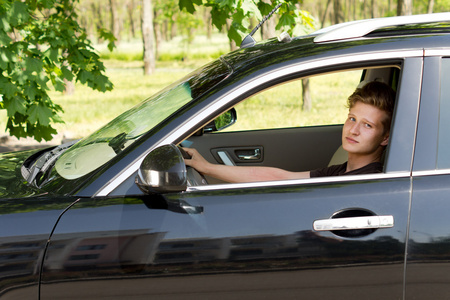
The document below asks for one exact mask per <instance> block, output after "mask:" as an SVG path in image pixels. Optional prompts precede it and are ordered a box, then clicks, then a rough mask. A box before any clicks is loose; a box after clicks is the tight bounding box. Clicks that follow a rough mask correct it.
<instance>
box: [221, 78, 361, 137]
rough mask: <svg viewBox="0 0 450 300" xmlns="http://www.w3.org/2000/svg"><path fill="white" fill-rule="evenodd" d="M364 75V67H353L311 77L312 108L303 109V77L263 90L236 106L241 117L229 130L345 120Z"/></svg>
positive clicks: (307, 124)
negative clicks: (349, 98)
mask: <svg viewBox="0 0 450 300" xmlns="http://www.w3.org/2000/svg"><path fill="white" fill-rule="evenodd" d="M360 77H361V71H349V72H343V73H334V74H327V75H322V76H318V77H313V78H311V79H310V91H311V99H312V109H311V110H310V111H304V110H302V86H301V82H300V81H293V82H289V83H286V84H282V85H279V86H277V87H275V88H271V89H269V90H266V91H264V92H261V93H259V94H257V95H255V96H253V97H251V98H249V99H248V100H246V101H244V102H242V103H240V104H239V105H237V106H236V110H237V112H238V121H237V123H236V124H235V125H233V126H232V127H230V128H229V129H228V131H237V130H250V129H266V128H283V127H296V126H312V125H325V124H342V123H343V122H344V121H345V119H346V116H347V114H348V108H347V107H346V103H347V102H346V101H347V98H348V96H350V94H352V93H353V91H354V90H355V88H356V86H357V85H358V83H359V79H360Z"/></svg>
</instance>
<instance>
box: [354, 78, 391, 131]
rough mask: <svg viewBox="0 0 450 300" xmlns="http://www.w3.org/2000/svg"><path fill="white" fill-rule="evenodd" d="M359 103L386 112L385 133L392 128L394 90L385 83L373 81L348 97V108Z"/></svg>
mask: <svg viewBox="0 0 450 300" xmlns="http://www.w3.org/2000/svg"><path fill="white" fill-rule="evenodd" d="M358 101H359V102H362V103H364V104H369V105H373V106H375V107H377V108H378V109H381V110H383V111H385V112H386V114H387V118H385V119H384V120H383V121H382V122H383V126H384V132H388V131H389V129H390V127H391V120H392V114H393V112H394V101H395V92H394V90H393V89H392V88H391V87H390V86H389V85H387V84H385V83H383V82H380V81H371V82H369V83H367V84H365V85H364V86H363V87H362V88H357V89H356V90H355V92H354V93H353V94H351V95H350V97H348V100H347V105H348V108H352V107H353V106H354V105H355V104H356V102H358Z"/></svg>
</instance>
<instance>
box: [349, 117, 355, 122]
mask: <svg viewBox="0 0 450 300" xmlns="http://www.w3.org/2000/svg"><path fill="white" fill-rule="evenodd" d="M348 119H349V120H350V121H352V122H355V121H356V119H355V118H353V117H349V118H348Z"/></svg>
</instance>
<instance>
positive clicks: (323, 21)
mask: <svg viewBox="0 0 450 300" xmlns="http://www.w3.org/2000/svg"><path fill="white" fill-rule="evenodd" d="M330 6H331V0H328V2H327V6H326V7H325V11H324V13H323V16H322V22H321V23H322V24H321V28H323V27H325V20H326V19H327V15H328V11H329V9H330Z"/></svg>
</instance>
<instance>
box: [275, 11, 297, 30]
mask: <svg viewBox="0 0 450 300" xmlns="http://www.w3.org/2000/svg"><path fill="white" fill-rule="evenodd" d="M293 25H295V18H294V17H293V16H291V15H289V14H283V15H282V16H281V17H280V20H279V21H278V24H277V26H276V29H280V28H281V27H283V26H288V27H291V26H293Z"/></svg>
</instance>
